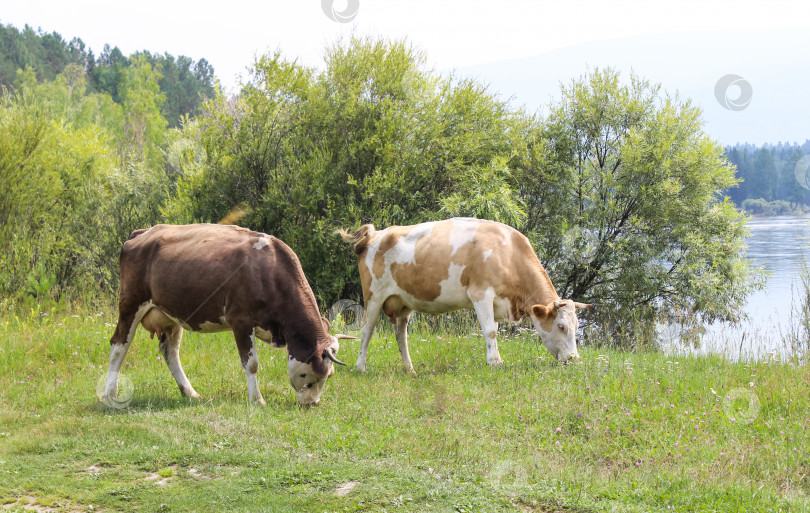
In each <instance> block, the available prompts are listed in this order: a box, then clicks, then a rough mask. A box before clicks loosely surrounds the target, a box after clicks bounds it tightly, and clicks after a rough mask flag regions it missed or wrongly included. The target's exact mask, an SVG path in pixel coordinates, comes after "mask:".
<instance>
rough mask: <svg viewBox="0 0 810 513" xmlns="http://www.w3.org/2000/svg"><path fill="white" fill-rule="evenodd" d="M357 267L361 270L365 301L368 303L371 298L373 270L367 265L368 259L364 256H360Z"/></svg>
mask: <svg viewBox="0 0 810 513" xmlns="http://www.w3.org/2000/svg"><path fill="white" fill-rule="evenodd" d="M357 267H358V269H359V270H360V284H361V286H362V287H363V301H365V303H366V304H368V301H369V300H370V299H371V296H372V292H371V271H370V270H369V268H368V266H367V265H366V259H365V258H363V257H362V256H361V257H360V258H358V262H357Z"/></svg>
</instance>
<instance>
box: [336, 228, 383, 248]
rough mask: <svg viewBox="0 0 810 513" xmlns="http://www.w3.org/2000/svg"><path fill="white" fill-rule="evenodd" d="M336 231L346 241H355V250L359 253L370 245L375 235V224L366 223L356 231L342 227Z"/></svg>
mask: <svg viewBox="0 0 810 513" xmlns="http://www.w3.org/2000/svg"><path fill="white" fill-rule="evenodd" d="M335 233H337V234H338V235H340V238H342V239H343V240H344V241H345V242H354V243H355V244H354V252H355V253H357V254H358V255H359V254H360V253H362V252H363V250H365V249H366V246H368V243H369V241H370V240H371V237H372V236H373V235H374V225H373V224H364V225H363V226H361V227H360V228H358V229H357V230H355V232H354V233H349V232H347V231H346V230H343V229H340V230H336V231H335Z"/></svg>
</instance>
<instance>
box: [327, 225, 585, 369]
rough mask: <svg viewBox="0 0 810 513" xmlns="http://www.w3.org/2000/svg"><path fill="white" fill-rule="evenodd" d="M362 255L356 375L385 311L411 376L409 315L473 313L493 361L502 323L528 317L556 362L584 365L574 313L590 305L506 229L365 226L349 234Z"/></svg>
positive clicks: (363, 365) (526, 243) (493, 362)
mask: <svg viewBox="0 0 810 513" xmlns="http://www.w3.org/2000/svg"><path fill="white" fill-rule="evenodd" d="M339 233H340V234H341V236H342V237H343V239H344V240H345V241H346V242H354V243H355V245H354V251H355V253H357V256H358V266H359V268H360V280H361V282H362V285H363V299H364V300H365V306H366V322H365V325H364V326H363V330H362V336H361V343H360V355H359V356H358V358H357V365H356V368H357V369H359V370H365V368H366V354H367V352H368V344H369V340H370V339H371V335H372V334H373V333H374V328H375V326H376V325H377V321H378V319H379V316H380V311H383V312H385V314H386V315H387V316H388V317H389V318H390V319H391V322H393V323H394V324H395V326H396V338H397V344H398V345H399V351H400V353H401V355H402V364H403V366H404V367H405V370H407V371H410V372H412V371H413V365H412V364H411V358H410V355H409V353H408V318H409V316H410V315H411V312H413V311H417V312H422V313H427V314H442V313H446V312H450V311H453V310H459V309H462V308H470V309H473V310H475V314H476V316H477V317H478V322H479V323H480V324H481V329H482V330H483V333H484V337H485V339H486V343H487V362H488V363H489V364H490V365H498V364H500V363H502V362H503V360H502V359H501V355H500V354H499V353H498V343H497V340H496V338H495V337H496V334H497V331H498V321H518V320H520V319H522V318H524V317H527V316H528V317H530V318H531V320H532V323H533V324H534V327H535V329H536V330H537V332H538V333H539V334H540V338H541V339H542V340H543V343H544V344H545V346H546V347H547V348H548V350H549V351H550V352H551V354H552V355H554V357H556V358H557V360H558V361H561V362H566V361H568V360H570V359H572V358H578V357H579V354H578V352H577V344H576V332H577V328H578V320H577V316H576V309H578V308H588V307H590V306H592V305H586V304H582V303H577V302H574V301H571V300H565V299H561V298H560V296H559V295H557V291H556V290H555V289H554V286H553V285H552V284H551V279H550V278H549V276H548V273H547V272H546V270H545V269H543V266H542V265H541V264H540V260H539V259H538V258H537V256H536V255H535V253H534V250H533V249H532V246H531V244H530V243H529V240H528V239H527V238H526V237H525V236H524V235H523V234H521V233H520V232H518V231H517V230H515V229H513V228H510V227H509V226H506V225H504V224H501V223H496V222H493V221H484V220H480V219H469V218H455V219H448V220H444V221H435V222H430V223H422V224H417V225H413V226H391V227H389V228H386V229H385V230H380V231H375V229H374V226H373V225H371V224H367V225H364V226H361V227H360V228H359V229H358V230H357V231H355V232H354V233H352V234H349V233H347V232H345V231H340V232H339Z"/></svg>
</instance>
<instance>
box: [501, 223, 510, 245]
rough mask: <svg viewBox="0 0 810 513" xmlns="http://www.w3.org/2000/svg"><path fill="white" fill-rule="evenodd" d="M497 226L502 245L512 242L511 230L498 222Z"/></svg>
mask: <svg viewBox="0 0 810 513" xmlns="http://www.w3.org/2000/svg"><path fill="white" fill-rule="evenodd" d="M498 228H500V230H501V233H502V234H503V245H504V246H508V245H509V244H510V243H511V242H512V230H511V229H510V228H509V227H508V226H505V225H502V224H498Z"/></svg>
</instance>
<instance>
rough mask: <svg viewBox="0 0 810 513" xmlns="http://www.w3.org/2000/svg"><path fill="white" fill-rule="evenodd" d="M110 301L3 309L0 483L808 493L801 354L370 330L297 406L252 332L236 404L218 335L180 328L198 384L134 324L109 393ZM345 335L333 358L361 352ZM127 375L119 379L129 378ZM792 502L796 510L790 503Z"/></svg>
mask: <svg viewBox="0 0 810 513" xmlns="http://www.w3.org/2000/svg"><path fill="white" fill-rule="evenodd" d="M113 323H114V319H113V317H112V315H110V314H106V313H103V312H102V313H100V315H97V314H96V313H86V312H85V313H75V314H73V315H72V316H71V315H65V316H58V315H57V316H55V317H53V318H49V317H45V318H33V319H30V320H20V319H15V318H14V317H11V318H2V319H0V387H1V388H2V390H3V391H4V393H3V395H2V397H0V465H1V466H0V471H1V472H2V473H3V479H2V480H0V499H2V502H3V503H5V504H6V505H7V506H9V505H12V504H15V505H17V506H16V507H22V505H23V504H29V505H30V504H37V505H40V506H48V507H53V508H54V509H60V510H62V511H88V510H89V509H90V505H92V506H93V508H92V509H93V510H95V511H122V510H127V511H132V510H136V509H137V510H144V511H190V510H195V511H222V510H228V511H286V510H298V511H315V510H317V511H385V510H387V511H391V510H396V511H514V510H516V509H517V510H522V511H542V512H548V511H578V512H585V511H588V512H589V511H594V512H596V511H672V510H673V509H674V510H676V511H776V510H784V509H793V510H794V511H803V510H806V509H808V508H810V498H808V493H810V436H809V435H810V403H808V401H807V391H808V387H810V368H808V366H807V365H804V366H801V365H796V364H794V363H792V362H781V363H780V362H767V361H759V362H740V363H735V362H731V361H729V360H728V359H725V358H722V357H720V356H716V355H709V356H698V355H692V356H682V357H673V356H667V355H665V354H660V353H625V352H617V351H610V350H595V349H588V348H583V349H582V351H581V353H582V356H583V359H582V361H581V362H580V363H578V364H575V365H569V366H558V365H555V364H553V363H552V359H551V357H550V355H549V354H548V352H547V351H546V350H545V349H544V348H542V347H541V346H539V344H538V343H537V340H536V337H534V336H529V335H523V336H517V337H515V338H502V339H501V341H500V349H501V354H502V356H503V358H504V360H505V361H506V363H505V364H504V365H503V366H502V367H500V368H497V369H491V368H489V367H488V366H487V365H486V363H485V360H486V358H485V349H484V342H483V340H481V339H480V337H476V336H453V335H449V334H443V333H420V332H415V333H412V335H411V340H412V343H411V355H412V358H413V361H414V364H415V365H416V368H417V372H418V374H417V375H416V376H410V375H406V374H404V373H402V371H401V370H400V363H399V353H398V351H397V347H396V342H395V341H394V339H393V336H392V335H390V334H383V335H378V336H375V338H374V339H373V340H372V342H371V349H370V353H369V370H368V372H367V373H365V374H361V373H358V372H355V371H352V370H350V369H348V368H339V369H337V374H336V376H334V377H333V378H332V379H331V380H330V382H329V384H328V385H327V389H326V391H325V392H324V396H323V400H322V404H321V406H319V407H316V408H312V409H308V410H305V409H299V408H298V407H297V406H296V404H295V399H294V395H293V392H292V389H291V388H290V387H289V384H288V382H287V376H286V365H285V363H286V353H284V352H283V351H279V350H276V349H273V348H271V347H269V346H268V345H263V346H261V347H260V349H259V350H258V356H259V361H260V366H261V367H260V371H259V379H260V386H261V389H262V393H263V395H264V397H265V399H266V400H267V403H268V406H267V408H257V407H253V406H249V405H247V404H246V399H247V391H246V387H245V379H244V373H243V371H242V369H241V366H240V365H239V359H238V356H237V353H236V349H235V344H234V342H233V339H232V337H231V336H230V334H227V333H223V334H216V335H196V334H186V336H185V337H184V340H183V346H182V348H181V357H182V359H183V364H184V366H185V369H186V373H187V374H188V375H189V378H190V379H191V381H192V383H193V384H194V386H195V388H196V389H197V391H198V392H200V393H201V394H202V395H203V397H204V399H203V400H202V401H201V402H190V401H187V400H185V399H182V398H181V397H180V396H179V393H178V391H177V387H176V385H175V384H174V381H173V379H172V377H171V374H170V373H169V371H168V370H167V369H166V366H165V364H164V363H163V362H162V360H161V356H160V354H159V351H158V349H157V342H156V341H154V340H150V339H149V338H148V337H147V336H146V335H145V333H143V330H139V334H138V336H137V337H136V340H135V343H134V345H133V347H132V349H131V350H130V354H129V355H128V357H127V361H126V364H125V366H124V370H123V376H124V380H122V383H127V380H128V382H129V383H131V384H132V389H131V392H132V393H131V402H129V403H128V404H126V407H125V408H122V409H111V408H107V407H105V406H103V405H101V404H100V403H99V402H98V400H97V398H96V395H95V390H96V386H97V384H98V383H99V382H100V381H103V380H104V375H105V372H106V366H107V360H108V358H109V343H108V340H109V336H110V333H111V331H112V329H113V326H112V324H113ZM358 347H359V344H358V342H357V341H346V343H344V344H343V345H342V349H341V351H340V354H339V357H340V358H341V359H343V360H344V361H346V362H349V363H351V362H353V361H354V359H355V358H356V355H357V351H358ZM127 390H129V389H127ZM803 508H804V509H803Z"/></svg>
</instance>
